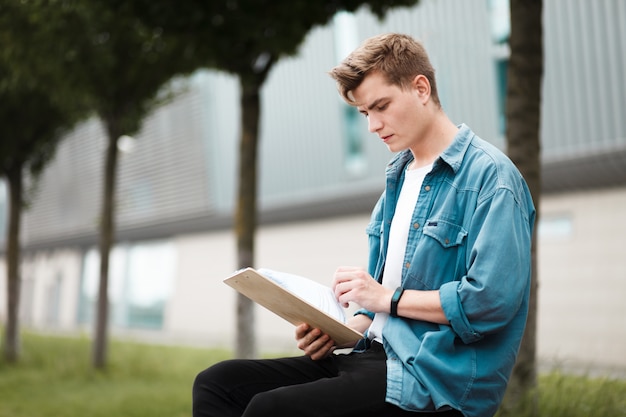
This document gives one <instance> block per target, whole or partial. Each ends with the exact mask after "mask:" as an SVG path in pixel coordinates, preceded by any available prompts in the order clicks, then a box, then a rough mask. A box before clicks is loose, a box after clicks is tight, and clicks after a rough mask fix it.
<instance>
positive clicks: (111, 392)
mask: <svg viewBox="0 0 626 417" xmlns="http://www.w3.org/2000/svg"><path fill="white" fill-rule="evenodd" d="M22 345H23V348H22V356H21V358H20V361H19V363H18V364H16V365H9V364H6V363H4V362H1V361H0V417H27V416H28V417H78V416H81V417H84V416H90V417H104V416H107V417H110V416H124V417H143V416H153V417H157V416H168V417H187V416H191V384H192V383H193V379H194V377H195V375H196V374H197V373H198V372H199V371H200V370H202V369H203V368H205V367H207V366H209V365H210V364H211V363H214V362H216V361H219V360H222V359H225V358H227V357H229V356H230V353H229V352H227V351H224V350H209V349H197V348H188V347H185V348H183V347H172V346H155V345H143V344H138V343H128V342H124V343H122V342H119V341H113V342H112V343H111V344H110V346H109V355H108V358H109V361H108V366H107V369H106V370H105V371H96V370H94V369H93V368H92V367H91V363H90V360H91V342H90V341H89V340H87V339H86V338H62V337H50V336H40V335H34V334H24V335H23V337H22Z"/></svg>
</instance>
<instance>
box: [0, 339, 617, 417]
mask: <svg viewBox="0 0 626 417" xmlns="http://www.w3.org/2000/svg"><path fill="white" fill-rule="evenodd" d="M22 344H23V348H22V356H21V358H20V362H19V363H18V364H15V365H10V364H7V363H5V362H2V360H1V359H0V417H78V416H80V417H84V416H89V417H104V416H107V417H109V416H124V417H148V416H150V417H159V416H163V417H190V416H191V384H192V383H193V378H194V377H195V375H196V374H197V373H198V371H200V370H202V369H203V368H205V367H207V366H209V365H210V364H212V363H215V362H217V361H220V360H223V359H226V358H229V357H230V356H231V353H230V352H228V351H226V350H217V349H199V348H191V347H175V346H157V345H145V344H139V343H129V342H120V341H112V342H111V344H110V346H109V355H108V358H109V362H108V367H107V369H106V371H96V370H94V369H92V367H91V365H90V358H91V342H90V341H89V340H88V339H86V338H65V337H51V336H43V335H37V334H30V333H26V334H24V335H23V336H22ZM538 409H539V414H538V416H539V417H561V416H562V417H565V416H567V417H595V416H607V417H608V416H611V417H626V381H625V380H618V379H609V378H591V377H585V376H571V375H565V374H562V373H559V372H551V373H548V374H544V375H541V377H540V380H539V387H538ZM507 415H515V416H516V417H523V416H530V414H529V413H528V412H527V411H525V410H518V411H517V412H515V413H513V414H507Z"/></svg>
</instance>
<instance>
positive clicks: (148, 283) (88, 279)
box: [79, 242, 176, 329]
mask: <svg viewBox="0 0 626 417" xmlns="http://www.w3.org/2000/svg"><path fill="white" fill-rule="evenodd" d="M175 268H176V254H175V249H174V246H173V245H172V244H171V243H168V242H156V243H154V242H152V243H140V244H136V245H125V246H116V247H115V248H113V250H112V251H111V254H110V266H109V288H108V293H109V314H110V316H109V319H110V324H111V325H112V326H116V327H122V328H141V329H161V328H162V327H163V322H164V314H165V307H166V304H167V300H168V298H169V296H170V294H171V292H172V288H173V285H174V275H175ZM99 270H100V254H99V253H98V250H97V249H95V248H93V249H90V250H89V251H88V252H87V253H86V254H85V259H84V268H83V277H82V286H81V299H80V307H79V322H81V323H92V322H93V321H94V318H95V314H96V311H95V308H96V300H97V299H98V287H99V280H100V278H99Z"/></svg>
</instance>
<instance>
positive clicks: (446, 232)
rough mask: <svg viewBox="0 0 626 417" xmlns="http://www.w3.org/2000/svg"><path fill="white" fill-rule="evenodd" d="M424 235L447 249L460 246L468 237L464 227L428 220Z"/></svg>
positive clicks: (438, 220) (437, 220)
mask: <svg viewBox="0 0 626 417" xmlns="http://www.w3.org/2000/svg"><path fill="white" fill-rule="evenodd" d="M422 233H424V234H425V235H426V236H430V237H432V238H433V239H435V240H436V241H437V242H439V244H440V245H441V246H442V247H444V248H446V249H448V248H452V247H454V246H460V245H461V244H463V240H464V239H465V237H466V236H467V230H465V229H464V228H463V226H461V225H458V224H455V223H452V222H449V221H447V220H441V219H431V220H427V221H426V225H425V226H424V229H423V232H422Z"/></svg>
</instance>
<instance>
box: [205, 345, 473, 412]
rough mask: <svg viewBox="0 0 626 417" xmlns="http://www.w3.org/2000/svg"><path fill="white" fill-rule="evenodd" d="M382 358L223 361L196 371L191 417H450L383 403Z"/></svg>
mask: <svg viewBox="0 0 626 417" xmlns="http://www.w3.org/2000/svg"><path fill="white" fill-rule="evenodd" d="M385 359H386V358H385V352H384V350H383V348H382V345H380V344H374V345H373V346H372V347H371V348H370V349H368V350H367V351H366V352H362V353H350V354H345V355H344V354H339V355H331V356H330V357H328V358H326V359H324V360H319V361H313V360H311V359H310V358H309V357H307V356H300V357H293V358H281V359H262V360H239V359H234V360H229V361H224V362H220V363H217V364H215V365H213V366H212V367H210V368H208V369H206V370H204V371H202V372H201V373H200V374H198V376H197V377H196V380H195V382H194V386H193V416H194V417H234V416H245V417H257V416H263V417H265V416H298V417H306V416H311V417H331V416H336V417H357V416H358V417H369V416H372V417H374V416H376V417H394V416H398V417H399V416H410V417H426V416H436V417H452V416H462V414H461V413H459V412H458V411H455V410H451V411H447V412H438V413H415V412H410V411H406V410H402V409H400V408H398V407H396V406H394V405H392V404H389V403H387V402H385V389H386V374H387V369H386V368H387V367H386V365H385Z"/></svg>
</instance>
